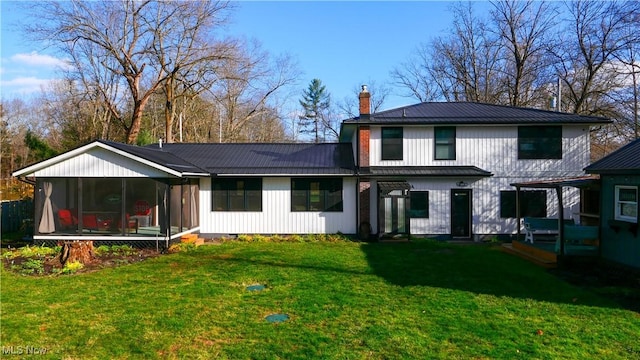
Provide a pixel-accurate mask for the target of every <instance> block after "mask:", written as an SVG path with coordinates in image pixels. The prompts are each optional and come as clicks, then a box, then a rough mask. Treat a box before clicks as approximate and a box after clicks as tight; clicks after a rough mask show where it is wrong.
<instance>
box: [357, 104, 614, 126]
mask: <svg viewBox="0 0 640 360" xmlns="http://www.w3.org/2000/svg"><path fill="white" fill-rule="evenodd" d="M355 122H357V123H360V124H367V123H371V124H462V125H464V124H496V125H499V124H531V125H535V124H549V123H554V124H606V123H610V122H611V120H609V119H607V118H604V117H597V116H585V115H577V114H569V113H562V112H557V111H548V110H539V109H531V108H523V107H513V106H504V105H493V104H484V103H473V102H424V103H420V104H415V105H409V106H404V107H399V108H395V109H391V110H385V111H380V112H377V113H373V114H371V115H370V116H369V117H356V118H353V119H348V120H345V121H344V123H355Z"/></svg>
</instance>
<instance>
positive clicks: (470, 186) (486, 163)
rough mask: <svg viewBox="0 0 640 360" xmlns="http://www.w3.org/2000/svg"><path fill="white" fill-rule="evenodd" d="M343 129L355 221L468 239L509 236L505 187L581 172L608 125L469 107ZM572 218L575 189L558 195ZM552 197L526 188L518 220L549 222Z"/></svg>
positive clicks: (365, 113)
mask: <svg viewBox="0 0 640 360" xmlns="http://www.w3.org/2000/svg"><path fill="white" fill-rule="evenodd" d="M369 98H370V94H369V93H368V92H367V91H366V88H365V87H363V92H361V93H360V116H359V117H356V118H353V119H349V120H346V121H344V122H343V124H342V129H341V135H340V141H341V142H350V143H351V144H352V149H353V151H354V157H355V159H356V169H358V176H357V179H358V183H359V189H360V194H361V195H360V199H359V200H360V203H359V213H360V215H359V224H362V223H369V224H370V225H371V228H372V231H373V233H377V234H378V235H380V236H385V235H391V236H393V235H395V234H403V233H411V234H426V235H431V236H442V237H446V238H450V237H453V238H475V239H478V238H480V237H482V236H484V235H512V234H515V233H517V226H518V224H517V218H516V191H515V189H514V188H513V186H511V184H512V183H519V182H524V181H534V180H546V179H557V178H570V177H578V176H581V175H584V171H583V169H584V168H585V167H586V166H587V165H588V164H589V153H590V135H589V133H590V129H591V127H592V126H594V125H602V124H606V123H609V122H610V121H609V120H607V119H604V118H599V117H590V116H580V115H574V114H566V113H559V112H552V111H542V110H534V109H525V108H515V107H507V106H498V105H488V104H480V103H468V102H463V103H460V102H448V103H420V104H416V105H412V106H406V107H401V108H397V109H392V110H388V111H382V112H378V113H374V114H369V108H370V106H369ZM565 192H567V193H566V194H564V195H565V206H566V207H565V209H568V210H567V211H569V212H571V213H567V214H565V217H567V218H568V217H571V216H574V214H573V212H578V211H579V209H578V208H579V201H580V192H579V190H577V189H574V190H569V189H567V190H565ZM553 196H554V193H553V192H552V191H547V190H546V189H536V190H532V191H524V192H522V193H521V196H520V200H519V201H520V215H521V216H538V217H557V216H558V209H557V205H556V203H555V202H554V199H553V198H552V197H553Z"/></svg>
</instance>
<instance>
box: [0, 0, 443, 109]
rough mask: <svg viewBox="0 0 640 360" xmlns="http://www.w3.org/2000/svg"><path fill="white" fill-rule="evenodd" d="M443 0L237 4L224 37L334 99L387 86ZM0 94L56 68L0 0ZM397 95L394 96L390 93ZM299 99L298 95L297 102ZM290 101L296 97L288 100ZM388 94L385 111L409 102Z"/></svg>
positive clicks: (437, 29) (433, 31) (25, 88)
mask: <svg viewBox="0 0 640 360" xmlns="http://www.w3.org/2000/svg"><path fill="white" fill-rule="evenodd" d="M451 4H452V2H446V1H408V2H387V1H347V2H337V1H315V2H310V1H282V2H271V1H268V2H267V1H237V2H235V5H236V6H237V9H236V10H235V12H234V13H233V15H232V18H231V20H232V23H231V24H230V25H229V29H228V31H229V33H231V34H233V35H237V36H244V37H247V38H255V39H258V40H259V41H260V42H261V43H262V46H263V49H264V50H267V51H269V52H270V53H272V54H274V55H275V54H281V53H288V54H289V55H291V56H292V57H293V58H294V59H295V60H296V61H297V62H298V65H299V67H300V70H301V71H302V72H303V76H302V77H301V79H300V83H299V88H300V94H302V91H303V89H305V88H306V87H307V85H308V84H309V82H310V81H311V80H312V79H314V78H318V79H320V80H321V81H322V82H323V83H324V85H325V86H326V88H327V90H328V91H329V93H330V94H331V96H332V99H333V100H334V101H337V100H342V99H343V98H344V97H345V96H352V92H353V89H354V88H355V87H356V86H358V85H360V84H361V83H363V82H368V81H369V80H370V79H371V80H374V81H375V82H377V83H383V82H385V81H389V80H390V78H389V73H390V71H391V70H392V69H393V68H394V67H396V66H398V65H399V64H401V63H402V62H403V61H405V60H406V59H407V58H408V57H409V56H410V54H411V52H412V51H413V50H414V49H415V48H416V47H417V46H418V45H419V44H420V43H421V42H428V41H429V40H430V39H431V38H432V37H433V36H437V35H440V34H442V33H443V31H444V30H446V28H447V27H449V26H450V25H451V24H452V22H453V19H452V16H451V13H450V12H449V11H448V9H449V7H450V5H451ZM0 14H1V24H0V29H1V34H0V43H1V46H0V58H1V63H0V97H1V98H2V99H5V100H7V99H11V98H14V97H28V96H29V95H30V94H33V93H34V92H37V91H38V89H39V88H40V86H41V85H42V84H44V83H46V82H47V81H48V80H50V79H54V78H55V77H56V74H55V72H54V69H55V67H56V66H59V65H60V64H61V61H60V60H61V59H59V58H57V57H56V56H55V54H52V53H50V52H47V50H46V49H42V45H40V44H33V43H29V42H26V41H25V40H24V39H22V38H21V37H20V34H19V32H18V31H16V30H15V29H14V28H13V25H14V21H15V20H14V19H19V18H24V17H23V16H21V15H20V12H19V11H18V7H17V6H16V2H12V1H4V0H0ZM396 92H400V90H399V89H397V91H396ZM298 98H299V97H298ZM295 101H296V102H297V99H296V100H295ZM414 102H415V100H413V99H408V98H403V97H400V96H397V94H396V95H393V96H390V97H389V98H388V100H387V102H386V104H385V106H384V107H385V108H392V107H397V106H401V105H406V104H411V103H414Z"/></svg>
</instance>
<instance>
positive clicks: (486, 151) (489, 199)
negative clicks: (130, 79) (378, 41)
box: [370, 125, 589, 235]
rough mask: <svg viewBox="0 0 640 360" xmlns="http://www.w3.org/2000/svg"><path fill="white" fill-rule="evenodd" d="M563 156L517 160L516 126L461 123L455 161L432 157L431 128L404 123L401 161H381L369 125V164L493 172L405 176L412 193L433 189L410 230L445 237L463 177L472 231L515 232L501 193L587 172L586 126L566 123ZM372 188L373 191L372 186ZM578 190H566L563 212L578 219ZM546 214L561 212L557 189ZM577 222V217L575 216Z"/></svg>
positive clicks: (373, 203) (377, 135)
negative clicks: (502, 210)
mask: <svg viewBox="0 0 640 360" xmlns="http://www.w3.org/2000/svg"><path fill="white" fill-rule="evenodd" d="M562 134H563V139H562V150H563V157H562V159H560V160H518V128H517V126H457V127H456V159H455V160H434V155H433V153H434V141H433V127H432V126H405V127H404V133H403V160H392V161H382V160H381V131H380V127H379V126H375V127H373V126H372V127H371V140H370V151H371V153H370V164H371V166H477V167H478V168H480V169H483V170H486V171H489V172H491V173H492V174H493V176H492V177H488V178H466V177H465V178H454V177H449V178H407V179H406V180H407V181H408V182H409V183H410V184H411V185H412V186H413V188H412V190H414V191H425V190H426V191H429V218H428V219H411V233H412V234H429V235H446V234H450V232H451V230H450V227H451V225H450V224H451V214H450V213H451V210H450V209H451V205H450V204H451V199H450V197H451V189H455V188H457V185H456V183H457V182H459V181H464V182H466V183H467V184H468V185H467V186H465V187H464V188H465V189H471V190H472V206H473V207H472V212H473V213H472V229H471V230H472V234H474V235H484V234H514V233H516V232H517V224H516V219H505V218H500V191H501V190H511V191H514V190H515V187H513V186H511V185H510V184H512V183H516V182H524V181H532V180H543V179H558V178H566V177H574V176H581V175H584V171H583V169H584V167H586V166H587V165H588V164H589V128H588V126H578V125H574V126H567V125H565V126H563V132H562ZM372 190H374V189H372ZM373 194H377V191H376V192H372V199H371V219H372V225H373V226H374V231H376V230H375V229H377V227H376V225H374V224H373V223H374V222H375V219H377V211H378V210H377V196H373ZM579 200H580V199H579V191H578V190H577V189H574V188H566V189H564V207H565V210H564V211H565V213H564V216H565V217H567V218H570V217H576V214H575V213H577V208H578V206H579ZM547 216H549V217H557V216H558V203H557V198H556V194H555V190H552V189H548V190H547ZM576 220H577V219H576Z"/></svg>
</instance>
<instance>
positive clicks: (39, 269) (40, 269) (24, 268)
mask: <svg viewBox="0 0 640 360" xmlns="http://www.w3.org/2000/svg"><path fill="white" fill-rule="evenodd" d="M11 270H13V271H15V272H17V273H20V274H22V275H33V274H38V275H42V274H43V273H44V261H43V260H37V259H28V260H26V261H25V262H23V263H22V264H20V265H11Z"/></svg>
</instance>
